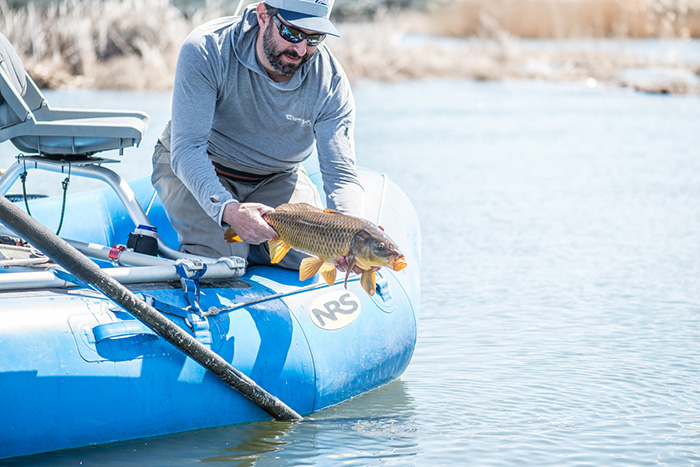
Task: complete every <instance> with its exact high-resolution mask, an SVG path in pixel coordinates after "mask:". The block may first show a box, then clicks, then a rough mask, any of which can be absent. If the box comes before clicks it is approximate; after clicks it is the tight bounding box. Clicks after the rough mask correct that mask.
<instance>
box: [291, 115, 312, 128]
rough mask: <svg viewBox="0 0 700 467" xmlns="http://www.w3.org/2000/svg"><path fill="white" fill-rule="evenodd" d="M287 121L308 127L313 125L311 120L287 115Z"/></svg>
mask: <svg viewBox="0 0 700 467" xmlns="http://www.w3.org/2000/svg"><path fill="white" fill-rule="evenodd" d="M286 116H287V120H289V121H292V122H297V123H298V124H300V125H301V126H306V125H311V120H304V119H303V118H300V117H295V116H294V115H291V114H287V115H286Z"/></svg>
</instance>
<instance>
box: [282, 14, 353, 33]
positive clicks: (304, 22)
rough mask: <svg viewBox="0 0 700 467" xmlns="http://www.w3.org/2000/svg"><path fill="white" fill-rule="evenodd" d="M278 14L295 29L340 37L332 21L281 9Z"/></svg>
mask: <svg viewBox="0 0 700 467" xmlns="http://www.w3.org/2000/svg"><path fill="white" fill-rule="evenodd" d="M278 12H279V15H280V16H281V17H282V19H284V20H285V21H286V22H288V23H289V24H291V25H292V26H294V27H295V28H299V29H305V30H307V31H314V32H318V33H321V34H330V35H331V36H335V37H340V33H339V32H338V30H337V29H336V28H335V26H333V23H331V21H330V20H329V19H328V18H323V17H320V16H310V15H306V14H303V13H297V12H295V11H289V10H281V9H278Z"/></svg>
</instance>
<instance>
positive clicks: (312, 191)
mask: <svg viewBox="0 0 700 467" xmlns="http://www.w3.org/2000/svg"><path fill="white" fill-rule="evenodd" d="M231 168H233V169H235V170H243V171H245V170H244V168H240V169H239V168H237V167H235V166H233V165H232V166H231ZM212 170H213V168H212ZM219 180H220V181H221V183H222V185H223V186H224V187H225V188H226V189H227V190H229V191H230V192H231V194H233V196H234V197H235V198H236V199H237V200H239V201H241V202H255V203H262V204H266V205H268V206H271V207H273V208H274V207H277V206H279V205H280V204H284V203H301V202H303V203H309V204H311V205H313V206H318V207H321V206H322V204H321V198H320V196H319V193H318V190H317V189H316V186H315V185H314V184H313V182H312V181H311V179H310V178H309V175H308V174H307V173H306V170H304V168H303V167H302V166H299V167H297V168H296V169H295V170H293V171H290V172H282V173H279V174H275V175H273V176H271V177H269V178H267V179H265V180H263V181H261V182H254V183H250V182H237V181H236V182H234V181H231V180H230V179H227V178H224V177H222V176H219ZM151 181H152V182H153V186H154V187H155V188H156V190H157V191H158V196H159V197H160V199H161V201H162V202H163V206H164V207H165V212H166V213H167V215H168V219H169V220H170V223H171V224H172V226H173V228H174V229H175V231H176V232H177V235H178V241H179V242H180V243H181V245H180V247H179V249H180V251H185V252H187V253H192V254H195V255H200V256H207V257H213V258H219V257H222V256H240V257H242V258H245V259H246V260H248V264H270V251H269V248H268V245H267V243H263V244H261V245H248V244H246V243H231V244H229V243H226V241H225V240H224V232H225V230H226V228H228V227H225V228H224V227H222V226H220V225H218V224H217V223H216V222H215V221H214V220H213V219H212V218H211V217H209V216H208V215H207V214H206V212H204V210H203V209H202V208H201V207H200V205H199V203H198V202H197V200H196V199H195V198H194V196H193V195H192V193H191V192H190V191H189V190H188V189H187V188H186V187H185V185H184V184H183V183H182V182H181V181H180V179H179V178H178V177H177V176H176V175H175V174H174V173H173V171H172V169H171V168H170V151H168V149H167V148H166V147H165V146H164V145H163V144H161V142H160V141H159V142H158V144H156V147H155V151H154V153H153V175H152V176H151ZM306 256H308V255H306V254H304V253H301V252H298V251H296V250H290V251H289V253H287V255H286V256H285V257H284V259H282V261H281V262H280V263H278V266H281V267H285V268H288V269H299V263H300V262H301V260H302V259H304V258H305V257H306Z"/></svg>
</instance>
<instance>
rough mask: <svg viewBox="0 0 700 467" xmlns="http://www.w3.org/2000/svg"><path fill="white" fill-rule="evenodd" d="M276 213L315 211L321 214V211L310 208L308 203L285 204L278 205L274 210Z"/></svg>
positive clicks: (313, 207)
mask: <svg viewBox="0 0 700 467" xmlns="http://www.w3.org/2000/svg"><path fill="white" fill-rule="evenodd" d="M275 211H276V212H304V211H315V212H323V209H321V208H317V207H316V206H311V205H310V204H308V203H287V204H280V205H279V206H277V207H276V208H275Z"/></svg>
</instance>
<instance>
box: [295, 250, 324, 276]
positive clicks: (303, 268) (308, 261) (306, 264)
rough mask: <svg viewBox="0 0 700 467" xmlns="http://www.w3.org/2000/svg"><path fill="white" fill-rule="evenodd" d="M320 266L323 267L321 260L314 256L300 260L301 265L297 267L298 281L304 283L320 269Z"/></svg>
mask: <svg viewBox="0 0 700 467" xmlns="http://www.w3.org/2000/svg"><path fill="white" fill-rule="evenodd" d="M321 266H323V260H322V259H320V258H316V257H315V256H309V257H308V258H304V259H302V260H301V265H300V266H299V280H300V281H305V280H306V279H308V278H309V277H312V276H313V275H315V274H316V273H317V272H318V270H319V269H321Z"/></svg>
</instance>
